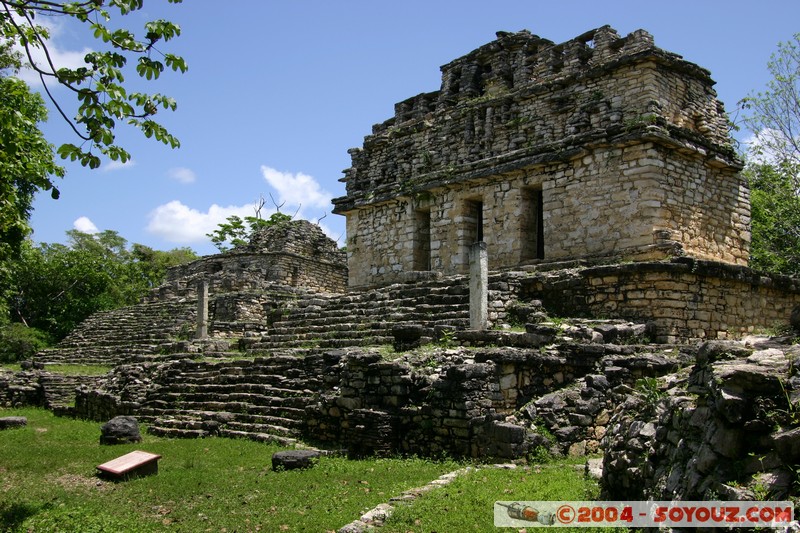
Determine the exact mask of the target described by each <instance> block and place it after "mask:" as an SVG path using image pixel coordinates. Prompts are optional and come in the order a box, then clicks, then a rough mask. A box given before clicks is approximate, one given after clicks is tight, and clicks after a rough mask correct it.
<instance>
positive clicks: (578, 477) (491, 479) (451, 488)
mask: <svg viewBox="0 0 800 533" xmlns="http://www.w3.org/2000/svg"><path fill="white" fill-rule="evenodd" d="M582 465H583V459H581V462H580V464H578V465H576V464H570V461H567V460H560V461H556V462H552V463H548V464H545V465H532V466H530V467H525V468H521V467H520V468H516V469H513V470H505V469H498V468H481V469H479V470H477V471H475V472H472V473H469V474H467V475H463V476H459V477H458V478H456V479H455V480H454V481H453V482H452V483H450V484H449V485H447V486H445V487H444V488H442V489H439V490H434V491H430V492H427V493H425V494H424V495H422V496H421V497H420V498H418V499H417V500H416V501H415V502H414V503H413V504H411V505H401V506H398V507H397V508H396V509H395V511H394V513H393V514H392V515H391V516H390V517H389V519H388V520H387V522H386V524H385V525H384V527H383V528H381V530H380V531H381V532H382V533H407V532H413V533H425V532H431V533H432V532H437V531H438V532H447V531H477V532H481V531H510V530H509V529H507V528H503V529H500V528H496V527H494V502H496V501H565V500H572V501H575V500H584V501H586V500H597V498H598V494H599V492H600V491H599V488H598V485H597V483H596V482H595V481H593V480H590V479H587V478H586V477H585V476H584V475H583V466H582ZM536 529H538V528H536ZM545 529H546V528H545ZM569 529H575V530H576V531H583V532H586V533H588V532H590V531H616V532H619V531H621V530H620V529H606V530H603V529H599V528H580V529H578V528H558V531H567V530H569ZM533 530H534V529H528V531H533Z"/></svg>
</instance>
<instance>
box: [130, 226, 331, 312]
mask: <svg viewBox="0 0 800 533" xmlns="http://www.w3.org/2000/svg"><path fill="white" fill-rule="evenodd" d="M200 280H206V281H207V282H208V283H209V291H210V293H211V294H212V295H213V294H220V293H232V292H256V291H262V290H268V289H270V288H271V287H272V286H274V285H285V286H288V287H295V288H303V289H305V290H308V291H314V292H318V293H341V292H345V290H346V289H347V262H346V254H345V252H343V251H340V250H339V249H338V247H337V245H336V242H335V241H333V240H332V239H330V238H329V237H327V236H326V235H325V234H324V233H323V232H322V229H320V227H319V226H317V225H315V224H312V223H311V222H308V221H307V220H291V221H286V222H281V223H279V224H276V225H273V226H270V227H266V228H263V229H262V230H260V231H258V232H256V233H254V234H253V235H252V237H251V241H250V242H249V243H248V244H245V245H242V246H238V247H235V248H234V249H232V250H230V251H228V252H225V253H222V254H216V255H211V256H207V257H203V258H201V259H198V260H196V261H192V262H190V263H186V264H184V265H178V266H175V267H172V268H170V269H168V271H167V276H166V281H165V283H164V284H163V285H162V286H160V287H157V288H156V289H153V290H152V291H151V293H150V295H149V296H148V297H147V298H145V301H150V302H153V301H161V300H165V299H170V298H196V297H197V282H198V281H200Z"/></svg>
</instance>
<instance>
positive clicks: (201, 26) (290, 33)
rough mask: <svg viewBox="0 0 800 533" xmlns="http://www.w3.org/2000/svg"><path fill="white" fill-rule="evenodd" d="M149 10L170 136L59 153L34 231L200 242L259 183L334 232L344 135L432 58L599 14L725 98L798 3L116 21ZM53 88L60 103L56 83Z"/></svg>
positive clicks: (564, 29)
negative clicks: (91, 166)
mask: <svg viewBox="0 0 800 533" xmlns="http://www.w3.org/2000/svg"><path fill="white" fill-rule="evenodd" d="M220 6H225V7H220ZM154 18H166V19H168V20H171V21H173V22H176V23H177V24H179V25H180V26H181V29H182V32H183V33H182V35H181V37H180V38H178V39H177V40H176V41H174V42H172V43H168V44H167V45H165V46H163V48H164V50H165V51H168V52H173V53H177V54H180V55H183V56H184V58H185V59H186V60H187V62H188V64H189V71H188V72H187V73H186V74H183V75H180V74H175V73H165V74H164V75H163V76H162V78H161V79H160V80H158V81H157V82H156V83H150V84H148V86H149V90H150V91H151V92H160V93H163V94H167V95H169V96H172V97H174V98H175V99H176V100H177V101H178V109H177V111H176V112H174V113H170V112H162V113H161V114H160V115H159V118H160V119H161V121H162V123H163V124H165V125H166V126H167V127H168V128H169V129H170V131H171V132H172V133H174V134H175V135H177V136H178V137H179V138H180V140H181V143H182V147H181V148H180V149H178V150H171V149H169V148H168V147H166V146H164V145H161V144H160V143H157V142H156V141H153V140H152V139H144V137H143V136H141V135H140V134H137V133H136V132H133V131H130V132H123V131H122V130H120V131H119V133H118V138H119V139H120V142H121V144H123V145H124V146H126V147H127V148H128V149H129V150H130V151H131V152H132V154H133V162H132V164H129V165H125V166H119V165H104V166H103V167H102V168H101V169H100V170H95V171H91V170H87V169H84V168H82V167H80V166H78V165H74V164H67V165H65V166H66V167H67V176H66V178H64V180H63V181H62V182H61V183H60V186H59V188H60V190H61V198H60V199H59V200H52V199H50V197H49V195H47V194H43V195H41V196H40V197H38V198H37V199H36V201H35V203H34V214H33V216H32V219H31V223H32V226H33V228H34V235H33V238H34V240H36V241H38V242H64V240H65V232H66V231H67V230H69V229H73V228H78V229H81V230H84V231H85V230H91V229H98V230H101V231H102V230H107V229H109V230H116V231H118V232H119V233H120V234H121V235H122V236H123V237H125V238H126V239H128V241H129V242H138V243H142V244H145V245H148V246H151V247H153V248H156V249H164V250H166V249H170V248H175V247H179V246H189V247H191V248H193V249H194V250H195V251H197V252H198V253H200V254H210V253H214V252H215V251H216V249H215V248H214V247H213V246H212V245H211V244H210V242H209V240H208V239H207V238H205V237H204V235H205V234H206V233H208V232H209V231H211V230H213V229H214V228H215V227H216V225H217V224H218V223H219V222H222V221H224V220H225V218H226V217H227V216H229V215H231V214H238V215H240V216H244V215H251V214H253V212H254V211H253V205H254V204H255V202H256V201H257V200H258V199H259V197H261V196H263V197H264V198H265V199H266V205H265V208H264V210H263V211H262V214H263V215H265V216H268V215H269V214H270V212H271V211H272V210H273V206H272V201H271V199H270V197H269V195H270V194H272V196H273V197H274V198H275V200H276V201H277V202H278V203H284V206H283V208H282V211H283V212H285V213H289V214H294V213H295V212H296V211H298V210H299V213H298V216H302V217H304V218H308V219H309V220H312V221H316V220H318V219H320V218H321V217H323V216H325V215H326V214H327V216H325V218H324V219H323V220H322V222H321V224H322V225H323V226H324V227H325V229H326V231H328V233H329V234H330V235H332V236H333V237H334V238H338V239H339V242H340V244H344V242H345V239H344V232H345V229H344V217H341V216H338V215H333V214H330V209H331V206H330V199H331V198H332V197H337V196H342V195H343V194H344V185H343V184H342V183H340V182H339V179H340V178H341V177H342V172H341V171H342V170H343V169H345V168H347V167H349V166H350V156H349V155H348V153H347V150H348V148H352V147H357V146H361V144H362V142H363V138H364V136H365V135H368V134H369V133H370V132H371V128H372V125H373V124H376V123H380V122H383V121H384V120H386V119H388V118H390V117H391V116H392V114H393V112H394V104H395V103H396V102H399V101H401V100H404V99H406V98H408V97H411V96H414V95H416V94H419V93H422V92H429V91H433V90H437V89H438V88H439V84H440V82H441V78H440V71H439V67H440V66H441V65H443V64H445V63H448V62H449V61H451V60H453V59H455V58H457V57H460V56H462V55H464V54H467V53H468V52H470V51H472V50H473V49H475V48H477V47H479V46H481V45H483V44H485V43H487V42H489V41H492V40H494V38H495V32H497V31H518V30H522V29H527V30H530V31H531V32H532V33H534V34H536V35H539V36H541V37H544V38H547V39H550V40H552V41H555V42H557V43H560V42H564V41H566V40H569V39H571V38H574V37H576V36H578V35H580V34H582V33H584V32H586V31H588V30H590V29H593V28H597V27H599V26H603V25H605V24H609V25H611V26H612V27H614V28H615V29H616V30H617V31H618V32H619V33H620V35H627V34H628V33H630V32H632V31H634V30H636V29H639V28H641V29H645V30H647V31H649V32H650V33H651V34H653V36H654V38H655V42H656V45H657V46H659V47H661V48H663V49H666V50H669V51H671V52H675V53H678V54H680V55H682V56H683V57H684V58H685V59H687V60H689V61H691V62H694V63H697V64H698V65H700V66H702V67H705V68H707V69H709V70H710V71H711V74H712V77H713V79H714V80H716V82H717V85H716V90H717V93H718V95H719V98H720V99H721V100H722V101H723V102H724V103H725V106H726V109H727V110H728V111H733V110H735V108H736V102H737V101H738V100H740V99H741V98H742V97H744V96H746V95H747V94H748V93H750V92H752V91H757V90H762V89H763V88H764V85H765V84H766V82H767V81H768V80H769V73H768V71H767V68H766V63H767V60H768V59H769V56H770V54H771V53H773V52H774V51H775V50H776V45H777V43H778V42H779V41H786V40H788V39H790V38H791V36H792V35H793V34H794V33H795V32H798V31H800V2H797V1H795V0H791V1H789V0H787V1H774V0H773V1H769V0H765V1H762V2H757V3H754V2H752V1H751V0H748V1H747V2H745V1H740V0H727V1H712V0H695V1H692V2H689V1H683V0H672V1H670V2H658V3H656V2H653V3H645V2H641V1H614V2H601V1H599V0H594V1H583V0H573V1H569V0H563V1H554V0H550V1H547V2H544V1H538V0H537V1H535V0H527V1H522V0H496V1H492V2H489V1H486V0H484V1H474V0H405V1H403V2H389V1H380V0H371V1H366V0H364V1H333V0H328V1H289V0H286V1H282V2H276V1H271V0H234V1H230V2H218V1H212V0H184V3H183V4H177V5H172V4H168V3H167V2H166V1H165V0H145V8H144V9H143V10H142V11H141V12H138V13H135V14H133V15H129V16H127V17H124V18H121V19H119V21H121V22H123V23H124V26H125V27H128V28H130V29H133V30H139V28H141V25H142V24H143V23H144V22H145V21H146V20H150V19H154ZM47 22H48V23H49V24H53V25H54V31H53V33H54V38H53V43H52V47H53V49H54V50H55V51H56V52H57V53H58V55H59V57H63V58H64V61H69V60H70V58H73V59H74V58H75V57H78V58H79V57H81V56H82V55H83V54H85V51H86V50H87V49H89V48H93V47H97V46H99V45H98V43H96V42H94V41H93V39H92V38H91V37H90V36H88V35H86V33H85V32H80V31H78V30H76V29H75V28H74V27H72V26H70V25H64V24H63V23H62V22H61V21H60V20H52V21H47ZM129 80H133V77H132V76H129ZM56 94H57V96H58V97H59V98H60V99H61V101H62V102H63V103H66V104H67V105H72V102H71V101H70V99H69V98H70V95H68V94H67V93H66V92H65V91H61V90H57V91H56ZM43 129H44V131H45V133H46V135H47V136H48V138H49V140H50V141H51V142H53V143H54V144H56V145H58V144H61V143H63V142H75V139H74V138H72V137H71V136H70V133H69V131H68V130H67V129H66V127H65V125H64V124H63V123H62V122H61V120H60V118H59V117H57V116H56V115H55V113H54V112H51V118H50V121H49V122H48V123H47V124H45V125H44V127H43ZM744 135H745V134H744V133H742V134H740V136H741V137H743V136H744Z"/></svg>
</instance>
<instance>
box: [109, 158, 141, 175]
mask: <svg viewBox="0 0 800 533" xmlns="http://www.w3.org/2000/svg"><path fill="white" fill-rule="evenodd" d="M135 166H136V161H134V160H133V159H128V160H127V161H126V162H124V163H123V162H122V161H109V162H108V163H106V164H105V165H103V166H102V167H100V170H102V171H103V172H114V171H116V170H125V169H126V168H131V167H135Z"/></svg>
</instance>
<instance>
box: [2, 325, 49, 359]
mask: <svg viewBox="0 0 800 533" xmlns="http://www.w3.org/2000/svg"><path fill="white" fill-rule="evenodd" d="M51 343H52V339H51V338H50V335H48V334H47V333H46V332H44V331H42V330H40V329H36V328H29V327H28V326H26V325H24V324H20V323H19V322H15V323H12V324H9V325H7V326H3V327H0V363H16V362H17V361H22V360H23V359H29V358H30V357H32V356H33V355H35V354H36V352H38V351H39V350H41V349H42V348H47V347H48V346H50V344H51Z"/></svg>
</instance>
